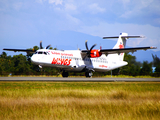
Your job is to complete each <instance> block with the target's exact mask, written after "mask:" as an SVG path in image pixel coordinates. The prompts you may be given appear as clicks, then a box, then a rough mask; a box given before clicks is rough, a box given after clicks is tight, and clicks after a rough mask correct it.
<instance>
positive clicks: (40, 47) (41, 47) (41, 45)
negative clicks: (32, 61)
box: [40, 41, 43, 49]
mask: <svg viewBox="0 0 160 120" xmlns="http://www.w3.org/2000/svg"><path fill="white" fill-rule="evenodd" d="M40 49H43V47H42V41H40Z"/></svg>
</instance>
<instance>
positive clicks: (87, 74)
mask: <svg viewBox="0 0 160 120" xmlns="http://www.w3.org/2000/svg"><path fill="white" fill-rule="evenodd" d="M92 75H93V74H92V72H85V76H86V77H88V78H90V77H92Z"/></svg>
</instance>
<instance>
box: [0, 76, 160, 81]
mask: <svg viewBox="0 0 160 120" xmlns="http://www.w3.org/2000/svg"><path fill="white" fill-rule="evenodd" d="M0 81H44V82H47V81H50V82H160V78H115V77H110V78H77V77H68V78H62V77H0Z"/></svg>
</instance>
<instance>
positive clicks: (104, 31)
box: [78, 22, 160, 51]
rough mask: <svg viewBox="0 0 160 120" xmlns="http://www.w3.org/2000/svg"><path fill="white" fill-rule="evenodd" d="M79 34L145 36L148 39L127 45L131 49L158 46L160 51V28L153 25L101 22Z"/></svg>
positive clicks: (82, 30)
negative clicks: (122, 33)
mask: <svg viewBox="0 0 160 120" xmlns="http://www.w3.org/2000/svg"><path fill="white" fill-rule="evenodd" d="M78 32H82V33H85V34H89V35H93V36H99V37H101V38H102V37H104V36H116V35H119V33H121V32H126V33H128V34H129V35H145V36H146V38H140V39H131V40H128V43H127V45H128V46H130V47H136V46H156V47H158V49H157V50H156V51H158V50H160V34H159V33H160V28H159V27H154V26H151V25H138V24H120V23H114V24H109V23H106V22H100V23H99V24H98V25H92V26H82V27H81V28H80V29H79V30H78Z"/></svg>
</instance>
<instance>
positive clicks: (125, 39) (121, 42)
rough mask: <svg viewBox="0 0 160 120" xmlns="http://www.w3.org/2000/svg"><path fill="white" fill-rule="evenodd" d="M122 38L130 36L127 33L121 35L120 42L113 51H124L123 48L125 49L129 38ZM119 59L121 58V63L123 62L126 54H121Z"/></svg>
mask: <svg viewBox="0 0 160 120" xmlns="http://www.w3.org/2000/svg"><path fill="white" fill-rule="evenodd" d="M122 36H128V34H127V33H120V35H119V38H118V41H117V43H116V45H115V46H114V47H113V49H122V48H125V46H126V41H127V38H126V37H122ZM118 57H119V60H120V61H123V59H124V53H119V54H118Z"/></svg>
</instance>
